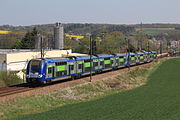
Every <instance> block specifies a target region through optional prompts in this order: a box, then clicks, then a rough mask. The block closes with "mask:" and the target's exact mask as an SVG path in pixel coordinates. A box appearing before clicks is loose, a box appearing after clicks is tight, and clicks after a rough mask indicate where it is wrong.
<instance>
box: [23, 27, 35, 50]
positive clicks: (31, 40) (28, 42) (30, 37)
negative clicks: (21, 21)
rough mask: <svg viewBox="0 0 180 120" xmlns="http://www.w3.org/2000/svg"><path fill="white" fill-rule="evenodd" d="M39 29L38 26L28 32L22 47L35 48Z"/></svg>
mask: <svg viewBox="0 0 180 120" xmlns="http://www.w3.org/2000/svg"><path fill="white" fill-rule="evenodd" d="M37 35H38V31H37V29H36V27H34V28H33V30H32V31H31V32H27V33H26V35H25V36H24V38H23V39H22V47H21V48H22V49H34V47H35V40H36V39H37Z"/></svg>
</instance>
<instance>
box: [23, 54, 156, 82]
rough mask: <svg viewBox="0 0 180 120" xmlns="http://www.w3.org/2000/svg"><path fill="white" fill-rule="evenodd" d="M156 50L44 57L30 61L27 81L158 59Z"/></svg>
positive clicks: (61, 77) (70, 75)
mask: <svg viewBox="0 0 180 120" xmlns="http://www.w3.org/2000/svg"><path fill="white" fill-rule="evenodd" d="M156 57H157V53H156V52H142V53H130V54H114V55H97V56H92V59H90V56H74V57H68V58H42V59H32V60H30V61H29V63H28V66H27V70H26V81H27V83H32V82H40V83H46V82H51V81H56V80H62V79H67V78H72V79H74V78H75V77H80V76H83V75H87V74H90V70H91V66H92V73H100V72H102V71H107V70H111V69H118V68H121V67H126V66H129V65H130V66H132V65H138V64H143V63H148V62H151V61H153V60H154V59H156Z"/></svg>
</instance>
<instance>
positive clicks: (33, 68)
mask: <svg viewBox="0 0 180 120" xmlns="http://www.w3.org/2000/svg"><path fill="white" fill-rule="evenodd" d="M40 66H41V61H39V60H32V61H31V63H30V72H31V73H38V72H39V68H40Z"/></svg>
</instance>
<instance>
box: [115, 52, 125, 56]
mask: <svg viewBox="0 0 180 120" xmlns="http://www.w3.org/2000/svg"><path fill="white" fill-rule="evenodd" d="M116 56H127V53H118V54H116Z"/></svg>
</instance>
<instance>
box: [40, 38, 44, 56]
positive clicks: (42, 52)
mask: <svg viewBox="0 0 180 120" xmlns="http://www.w3.org/2000/svg"><path fill="white" fill-rule="evenodd" d="M40 43H41V44H40V46H41V59H42V58H44V50H43V36H41V42H40Z"/></svg>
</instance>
